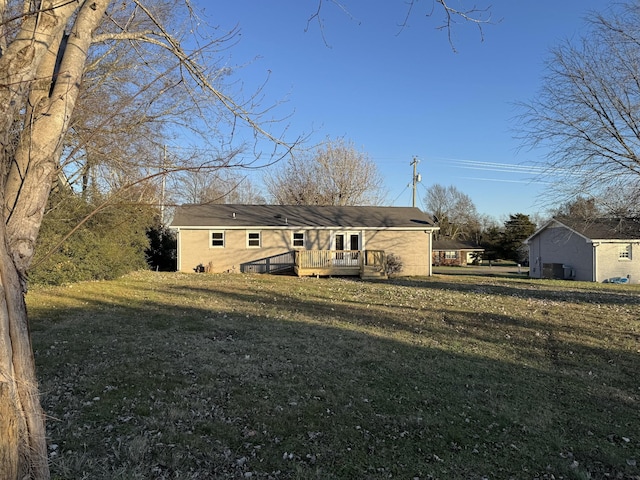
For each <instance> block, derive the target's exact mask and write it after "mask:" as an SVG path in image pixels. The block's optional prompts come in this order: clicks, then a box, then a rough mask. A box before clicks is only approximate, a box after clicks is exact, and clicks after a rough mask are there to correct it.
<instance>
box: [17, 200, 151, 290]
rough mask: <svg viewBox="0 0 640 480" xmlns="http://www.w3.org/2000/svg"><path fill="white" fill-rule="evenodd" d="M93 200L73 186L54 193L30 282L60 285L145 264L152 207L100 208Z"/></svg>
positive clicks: (115, 274)
mask: <svg viewBox="0 0 640 480" xmlns="http://www.w3.org/2000/svg"><path fill="white" fill-rule="evenodd" d="M103 200H104V199H103V198H101V199H97V200H96V202H95V204H99V203H102V201H103ZM95 204H94V203H92V202H90V201H87V200H85V199H83V198H82V197H81V196H79V195H76V194H74V193H73V192H69V191H67V192H60V191H58V192H54V193H53V194H52V196H51V199H50V202H49V209H48V211H47V212H46V213H45V216H44V219H43V222H42V227H41V229H40V235H39V237H38V243H37V245H36V254H35V257H34V261H33V264H32V266H31V268H30V270H29V279H30V281H31V282H33V283H37V284H47V285H60V284H64V283H73V282H79V281H83V280H106V279H113V278H117V277H119V276H122V275H124V274H125V273H128V272H131V271H134V270H139V269H142V268H146V267H147V263H146V258H145V249H146V248H148V246H149V240H148V238H147V235H146V233H147V228H148V227H149V225H150V224H151V223H152V220H153V211H152V209H151V208H149V207H147V206H141V205H137V204H133V203H127V204H114V205H110V206H108V207H106V208H103V209H101V210H100V211H97V212H96V210H95ZM87 217H88V219H87ZM85 219H86V221H84V223H82V224H81V222H82V221H83V220H85ZM70 232H73V233H72V234H71V236H69V238H67V239H64V237H65V236H66V235H68V234H69V233H70Z"/></svg>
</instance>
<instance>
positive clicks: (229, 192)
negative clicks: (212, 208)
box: [173, 169, 265, 205]
mask: <svg viewBox="0 0 640 480" xmlns="http://www.w3.org/2000/svg"><path fill="white" fill-rule="evenodd" d="M173 185H174V188H173V190H174V192H175V193H174V197H175V199H174V200H176V201H177V202H176V203H239V204H245V205H249V204H262V203H265V199H264V197H263V196H262V194H261V193H260V192H259V190H258V189H257V188H256V186H255V185H254V183H253V182H252V181H251V180H250V179H249V178H248V177H246V176H242V175H240V174H239V173H238V172H234V171H233V170H229V169H215V170H211V169H203V170H198V169H193V170H185V171H183V172H179V173H178V175H176V179H175V181H174V182H173Z"/></svg>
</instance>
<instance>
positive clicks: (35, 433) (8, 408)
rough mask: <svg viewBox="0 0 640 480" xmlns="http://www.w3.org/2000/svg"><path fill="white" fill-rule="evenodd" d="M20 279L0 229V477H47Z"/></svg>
mask: <svg viewBox="0 0 640 480" xmlns="http://www.w3.org/2000/svg"><path fill="white" fill-rule="evenodd" d="M21 283H22V282H21V279H20V274H19V273H18V271H17V269H16V268H15V265H14V264H13V261H12V259H11V257H10V255H9V253H8V251H7V242H6V229H5V228H4V226H3V225H1V224H0V478H3V479H23V478H34V479H43V478H49V469H48V463H47V450H46V441H45V425H44V415H43V412H42V409H41V407H40V399H39V397H38V385H37V380H36V376H35V362H34V358H33V353H32V352H33V351H32V348H31V338H30V334H29V328H28V323H27V311H26V306H25V301H24V295H23V293H22V292H23V288H22V285H21Z"/></svg>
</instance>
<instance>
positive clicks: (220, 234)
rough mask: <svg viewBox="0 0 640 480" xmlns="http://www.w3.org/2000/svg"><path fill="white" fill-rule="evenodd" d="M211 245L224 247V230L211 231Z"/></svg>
mask: <svg viewBox="0 0 640 480" xmlns="http://www.w3.org/2000/svg"><path fill="white" fill-rule="evenodd" d="M211 247H212V248H224V231H217V232H211Z"/></svg>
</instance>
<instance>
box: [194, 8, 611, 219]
mask: <svg viewBox="0 0 640 480" xmlns="http://www.w3.org/2000/svg"><path fill="white" fill-rule="evenodd" d="M341 1H342V4H343V5H344V6H345V7H346V8H347V9H348V13H345V11H343V10H341V9H340V8H339V7H338V6H337V5H336V4H335V3H330V2H329V1H328V0H325V2H324V5H323V9H322V11H321V18H322V24H323V28H322V30H321V29H320V27H319V25H318V23H317V22H311V23H310V24H307V19H308V18H309V17H310V16H311V14H312V13H313V12H314V11H315V9H316V8H317V5H318V2H317V1H316V0H308V1H302V0H216V1H214V2H211V3H209V1H208V0H207V1H205V0H200V2H199V3H200V6H201V8H203V9H204V10H205V12H206V14H207V17H208V20H209V21H210V22H211V23H214V24H216V25H219V26H220V28H221V30H225V29H229V28H231V27H233V26H235V25H238V26H239V28H240V31H241V35H240V36H239V37H238V42H237V44H235V45H233V46H232V47H230V48H229V49H228V50H227V51H225V52H224V55H226V56H228V59H227V61H228V63H229V65H231V66H234V65H243V67H242V68H240V69H238V70H236V72H235V74H234V78H235V79H236V80H238V81H240V82H242V84H243V88H244V90H245V91H246V92H249V91H251V90H252V89H253V88H256V87H257V86H258V85H260V84H261V83H262V82H263V81H264V79H265V78H266V77H267V76H268V77H269V80H268V83H267V84H266V86H265V89H264V91H263V94H264V96H265V97H264V102H265V104H268V103H270V102H271V103H273V102H278V101H280V100H283V99H284V100H286V102H285V103H283V104H281V105H280V106H279V107H278V108H277V109H276V110H275V111H274V114H276V115H287V114H291V116H290V117H289V118H288V119H287V120H286V124H287V125H288V131H289V133H290V134H291V135H293V136H295V135H297V134H311V138H310V142H311V143H314V142H321V141H322V140H323V139H325V138H326V137H330V138H337V137H343V138H344V139H346V140H349V141H352V142H353V143H354V144H355V145H356V147H357V148H358V149H360V150H362V151H364V152H366V153H367V154H368V155H369V157H370V158H371V159H372V160H373V161H374V162H375V163H376V164H377V165H378V168H379V170H380V171H381V173H382V174H383V176H384V178H385V182H386V188H387V190H388V194H387V204H388V205H398V206H404V205H411V199H412V198H411V188H409V187H408V185H409V184H410V183H411V179H412V167H411V166H410V162H411V161H412V159H413V157H414V156H415V157H417V158H418V159H419V160H420V163H419V165H418V172H419V173H420V174H421V177H422V181H421V184H420V185H419V186H418V201H417V206H418V207H421V208H422V207H423V202H422V199H423V198H424V195H425V192H426V188H428V187H429V186H430V185H432V184H434V183H439V184H442V185H445V186H448V185H454V186H455V187H456V188H458V189H459V190H460V191H462V192H464V193H466V194H467V195H469V196H470V197H471V199H472V200H473V201H474V203H475V205H476V206H477V208H478V211H479V212H480V213H482V214H487V215H491V216H494V217H495V218H496V219H498V220H500V221H503V220H504V219H505V218H506V217H507V216H508V215H509V214H512V213H526V214H534V213H536V212H541V211H543V210H544V208H545V205H546V204H547V203H548V201H549V198H548V197H546V196H545V195H543V191H544V186H545V184H544V182H540V181H539V180H540V179H539V178H537V175H536V174H535V168H534V165H535V163H536V162H538V161H539V160H541V158H542V157H543V154H544V152H541V151H529V150H522V149H519V148H518V147H519V146H520V143H519V141H518V140H515V139H514V131H513V127H514V122H515V117H516V115H517V114H518V109H517V108H516V106H515V105H516V103H518V102H526V101H528V100H530V99H532V98H534V96H535V95H536V92H537V91H538V89H539V88H540V86H541V79H542V75H543V73H544V61H545V59H547V58H548V52H549V49H550V48H552V47H553V46H555V45H557V44H558V43H559V42H561V41H563V40H565V39H577V37H578V36H579V35H580V34H581V33H583V32H584V31H585V23H584V19H585V16H586V14H587V13H588V12H590V11H594V10H598V11H602V10H603V9H604V8H606V6H607V5H610V4H611V2H608V1H604V0H562V1H558V0H537V1H535V2H533V1H521V0H493V1H491V0H487V1H483V0H476V1H475V2H474V1H463V0H450V2H449V3H450V5H451V6H464V5H467V6H469V5H474V4H475V5H476V6H478V7H485V6H488V5H491V15H492V21H493V23H492V24H489V25H485V26H484V27H483V36H482V37H481V35H480V34H479V32H478V29H477V28H476V27H474V26H472V25H470V24H464V23H458V24H457V25H455V26H454V28H453V31H452V40H453V43H454V47H455V49H456V52H454V51H453V50H452V47H451V46H450V44H449V41H448V37H447V34H446V32H445V31H442V30H438V29H437V27H438V26H440V25H441V24H442V15H441V13H440V11H439V10H438V9H437V8H435V7H434V10H433V15H432V16H431V17H427V16H426V15H425V12H428V11H431V8H432V4H433V3H432V1H431V0H418V1H417V3H416V6H415V7H414V10H413V12H412V15H411V16H410V17H409V19H408V24H407V25H406V26H405V27H404V28H403V29H400V27H399V26H398V25H399V24H400V23H401V22H402V21H403V20H404V17H405V14H406V8H407V7H406V2H403V1H395V2H392V1H388V0H384V1H383V0H341ZM434 3H435V2H434Z"/></svg>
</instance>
